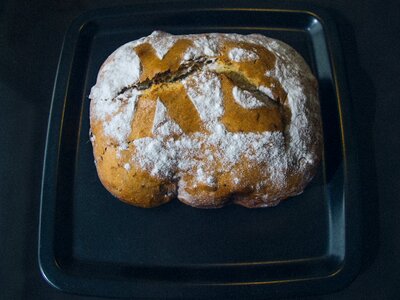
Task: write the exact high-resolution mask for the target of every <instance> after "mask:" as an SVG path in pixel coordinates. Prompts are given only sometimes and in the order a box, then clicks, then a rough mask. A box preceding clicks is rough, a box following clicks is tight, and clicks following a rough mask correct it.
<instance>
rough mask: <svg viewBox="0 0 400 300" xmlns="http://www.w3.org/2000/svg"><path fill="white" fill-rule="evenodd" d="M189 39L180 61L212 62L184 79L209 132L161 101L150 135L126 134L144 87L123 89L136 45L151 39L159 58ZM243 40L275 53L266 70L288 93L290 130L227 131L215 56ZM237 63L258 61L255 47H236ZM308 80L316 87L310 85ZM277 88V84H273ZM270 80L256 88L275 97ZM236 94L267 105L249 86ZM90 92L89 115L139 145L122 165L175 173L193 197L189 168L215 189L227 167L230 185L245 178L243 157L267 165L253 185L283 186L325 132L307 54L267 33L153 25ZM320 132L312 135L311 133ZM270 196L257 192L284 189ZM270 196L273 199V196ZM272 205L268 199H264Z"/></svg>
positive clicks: (132, 78)
mask: <svg viewBox="0 0 400 300" xmlns="http://www.w3.org/2000/svg"><path fill="white" fill-rule="evenodd" d="M182 38H184V39H188V40H191V41H192V42H193V43H192V46H190V47H189V48H188V49H187V50H186V52H185V53H184V55H183V59H182V62H181V65H184V64H185V63H188V62H190V61H194V60H197V59H200V58H202V57H204V56H206V57H207V58H208V59H210V60H212V61H213V62H212V63H210V64H204V65H203V67H202V68H200V69H198V70H196V71H194V72H192V73H191V74H189V75H187V76H185V77H184V78H183V79H180V80H179V82H180V83H182V84H183V86H184V87H185V90H186V92H187V95H188V98H189V99H190V101H192V103H193V105H194V107H195V108H196V110H197V112H198V114H199V117H200V119H201V121H202V122H203V123H204V124H205V128H206V130H207V132H197V133H193V134H190V135H188V134H185V133H184V132H183V130H182V129H181V128H180V127H179V125H178V124H177V123H175V122H174V121H173V120H172V119H171V118H170V117H169V116H168V111H167V108H166V107H165V105H164V104H163V103H162V102H161V101H160V99H158V100H157V103H156V112H155V117H154V121H153V127H152V136H151V137H143V138H139V139H136V140H129V135H130V133H131V128H130V127H131V123H132V120H133V118H134V114H135V107H136V104H137V102H138V101H140V93H141V92H140V91H138V90H136V89H135V88H131V89H130V90H129V92H125V93H122V94H120V93H121V90H123V88H125V87H132V86H133V85H134V84H136V83H138V82H139V76H140V61H139V58H138V56H137V54H136V53H135V51H134V50H133V48H134V47H135V46H137V45H140V44H142V43H146V42H147V43H150V44H151V45H152V46H153V48H154V49H155V51H156V53H157V56H158V58H159V59H162V58H163V57H164V56H165V55H166V53H168V51H169V50H170V49H171V47H172V46H173V45H174V44H175V43H176V41H178V40H179V39H182ZM226 41H227V42H245V43H252V44H255V45H259V46H262V47H265V48H266V49H268V50H269V51H270V52H271V53H273V54H274V56H275V58H276V60H275V66H274V68H273V69H271V70H268V71H267V72H266V74H265V76H266V77H268V78H271V79H273V80H275V81H276V82H278V83H279V84H280V85H281V86H282V88H283V90H284V92H285V93H286V94H287V97H286V99H284V103H282V105H285V106H286V107H287V108H288V109H289V110H290V120H287V124H286V127H285V129H284V130H283V131H282V132H281V131H275V132H268V131H266V132H259V133H255V132H246V133H244V132H229V131H228V130H227V129H226V127H225V126H224V124H223V123H222V121H221V118H222V116H223V114H224V96H223V94H222V90H221V80H220V77H219V74H218V73H217V72H216V71H215V70H216V67H215V66H216V65H215V64H216V63H215V61H217V60H218V57H219V56H220V55H221V51H222V50H221V47H220V45H222V44H223V43H224V42H226ZM228 56H229V58H230V59H231V60H232V61H234V62H245V61H252V60H257V59H258V58H259V57H258V55H257V53H255V52H252V51H249V50H245V49H241V48H233V49H231V50H230V52H229V54H228ZM306 86H311V87H312V88H310V89H306V88H305V87H306ZM271 87H273V84H272V86H271ZM271 87H267V86H259V87H257V88H258V90H259V91H260V92H262V93H264V94H266V95H267V96H268V97H269V98H271V99H273V100H276V99H275V97H274V94H273V93H272V90H271ZM232 95H233V98H234V100H235V101H236V102H237V103H238V104H240V105H241V106H242V107H243V108H246V109H256V108H260V107H263V106H265V104H264V103H263V102H261V101H260V100H258V99H257V98H256V97H255V96H254V95H253V94H252V92H251V91H247V90H245V89H242V88H239V87H238V86H234V87H233V89H232ZM90 98H91V99H92V101H93V106H92V108H91V118H92V119H93V120H99V121H101V122H102V123H103V131H104V134H105V135H106V136H108V137H109V138H110V139H112V140H113V141H114V142H115V143H117V144H119V145H127V144H128V143H130V144H132V145H133V146H134V149H135V151H134V154H132V157H131V158H130V161H129V164H125V165H124V168H125V169H126V170H127V171H129V170H131V169H132V168H133V167H132V166H135V167H136V168H139V169H142V170H146V171H147V172H149V173H150V174H151V176H154V177H157V178H162V179H170V180H171V181H175V182H177V185H178V186H179V193H180V197H182V198H183V199H188V192H187V190H186V189H187V188H188V184H189V183H188V182H187V181H185V179H184V177H185V176H186V175H188V174H189V175H191V176H192V177H193V178H194V182H192V183H190V184H191V185H192V187H193V186H197V185H206V186H209V187H210V188H212V187H214V186H216V185H217V184H218V178H219V176H221V174H223V173H229V172H232V174H234V176H232V184H234V185H240V184H241V183H242V182H243V181H245V179H246V178H244V177H243V176H244V175H243V174H240V173H238V171H237V170H236V169H235V168H236V166H237V164H239V163H240V162H241V161H243V160H246V161H247V162H248V163H249V168H251V166H252V165H254V166H260V165H261V166H264V167H263V172H264V173H263V174H264V176H265V180H262V181H261V182H258V183H257V184H254V186H252V187H251V188H252V189H253V190H255V191H257V190H260V191H261V190H263V188H265V187H266V186H268V185H273V186H275V187H276V188H280V189H282V190H283V189H285V187H286V186H287V184H288V178H289V176H288V172H291V173H294V174H301V173H303V172H306V171H305V170H308V169H310V168H311V167H312V165H313V164H314V163H315V161H316V160H318V159H319V158H318V156H319V154H318V153H316V151H315V148H313V147H314V146H313V145H314V144H315V141H313V140H312V139H315V137H316V139H318V140H320V139H321V138H322V132H321V129H320V127H319V126H317V125H316V124H320V114H319V101H318V98H317V87H316V80H315V78H314V76H313V75H312V73H311V71H310V69H309V67H308V66H307V65H306V63H305V62H304V60H303V58H302V57H301V56H300V55H299V54H298V53H297V52H295V51H294V50H293V49H292V48H291V47H289V46H288V45H286V44H285V43H283V42H280V41H277V40H274V39H271V38H267V37H264V36H262V35H255V34H252V35H247V36H244V35H238V34H215V33H212V34H203V35H185V36H173V35H170V34H167V33H163V32H154V33H153V34H151V35H150V36H148V37H146V38H142V39H140V40H137V41H135V42H131V43H128V44H126V45H124V46H122V47H120V48H119V49H118V50H116V51H115V52H114V53H113V54H112V55H111V56H110V58H108V60H107V61H106V63H105V64H104V65H103V67H102V68H101V70H100V73H99V76H98V79H97V83H96V85H95V86H94V87H93V88H92V91H91V94H90ZM311 131H315V132H316V133H315V135H314V136H311V135H310V132H311ZM92 142H93V143H95V140H94V139H93V141H92ZM274 197H275V198H273V199H272V198H271V197H270V196H269V195H260V199H261V198H262V199H264V200H268V201H275V200H279V195H278V196H276V195H275V196H274ZM268 203H271V202H268ZM266 205H269V204H265V206H266Z"/></svg>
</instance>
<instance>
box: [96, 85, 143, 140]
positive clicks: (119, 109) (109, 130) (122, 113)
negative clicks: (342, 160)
mask: <svg viewBox="0 0 400 300" xmlns="http://www.w3.org/2000/svg"><path fill="white" fill-rule="evenodd" d="M138 95H139V93H137V92H135V91H134V90H133V91H130V92H129V93H125V94H123V95H120V96H118V97H117V98H116V99H114V100H108V101H104V100H103V101H102V100H99V101H96V102H94V111H96V112H98V113H99V112H100V113H99V115H100V116H101V118H102V120H103V121H104V122H103V128H104V134H105V135H107V136H109V137H111V138H113V139H114V140H115V141H116V142H118V143H120V144H124V143H126V140H127V138H128V136H129V135H130V133H131V130H132V129H131V123H132V120H133V116H134V113H135V107H136V101H137V98H138ZM107 109H110V112H112V113H114V115H113V116H112V117H110V114H109V113H110V112H108V113H106V111H107Z"/></svg>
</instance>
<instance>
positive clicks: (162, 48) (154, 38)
mask: <svg viewBox="0 0 400 300" xmlns="http://www.w3.org/2000/svg"><path fill="white" fill-rule="evenodd" d="M176 41H177V37H176V36H174V35H172V34H169V33H166V32H162V31H154V32H153V33H152V34H151V35H150V36H149V37H148V38H147V39H146V40H145V42H148V43H149V44H151V45H152V46H153V48H154V50H155V51H156V55H157V56H158V58H159V59H162V58H163V57H164V56H165V54H167V53H168V51H169V50H170V49H171V47H172V46H173V45H174V44H175V42H176Z"/></svg>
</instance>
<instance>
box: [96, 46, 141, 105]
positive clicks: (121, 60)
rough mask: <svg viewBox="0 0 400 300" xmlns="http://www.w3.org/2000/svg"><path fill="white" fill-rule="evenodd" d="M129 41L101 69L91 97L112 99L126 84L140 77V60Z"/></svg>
mask: <svg viewBox="0 0 400 300" xmlns="http://www.w3.org/2000/svg"><path fill="white" fill-rule="evenodd" d="M135 44H136V43H135V42H132V43H128V44H125V45H123V46H122V47H120V48H119V49H117V50H116V51H115V52H114V53H113V54H112V55H110V57H109V58H108V59H107V61H108V63H107V64H103V66H102V68H101V69H100V71H99V75H98V78H97V83H96V85H95V86H94V87H93V88H92V89H91V92H90V96H89V98H90V99H96V100H111V99H113V98H114V97H116V96H117V94H118V93H119V92H120V91H121V90H122V89H123V88H124V87H126V86H129V85H130V84H133V83H134V82H136V81H137V80H138V79H139V73H140V61H139V57H138V56H137V55H136V53H135V51H134V50H133V47H134V45H135Z"/></svg>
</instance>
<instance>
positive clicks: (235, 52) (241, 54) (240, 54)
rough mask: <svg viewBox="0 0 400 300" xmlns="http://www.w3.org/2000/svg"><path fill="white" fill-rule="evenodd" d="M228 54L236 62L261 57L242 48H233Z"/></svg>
mask: <svg viewBox="0 0 400 300" xmlns="http://www.w3.org/2000/svg"><path fill="white" fill-rule="evenodd" d="M228 56H229V58H230V59H231V60H233V61H235V62H242V61H252V60H256V59H258V58H259V57H258V55H257V53H255V52H253V51H250V50H247V49H242V48H233V49H231V50H230V51H229V53H228Z"/></svg>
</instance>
